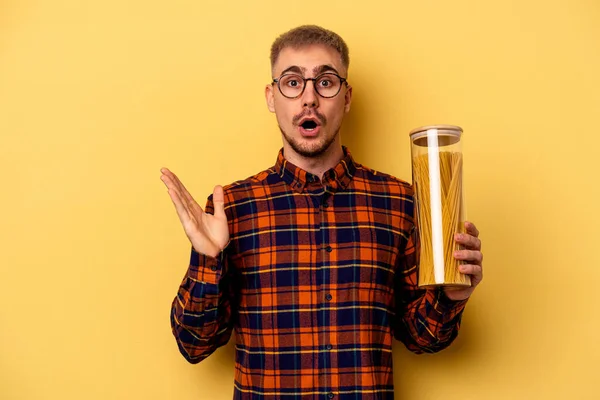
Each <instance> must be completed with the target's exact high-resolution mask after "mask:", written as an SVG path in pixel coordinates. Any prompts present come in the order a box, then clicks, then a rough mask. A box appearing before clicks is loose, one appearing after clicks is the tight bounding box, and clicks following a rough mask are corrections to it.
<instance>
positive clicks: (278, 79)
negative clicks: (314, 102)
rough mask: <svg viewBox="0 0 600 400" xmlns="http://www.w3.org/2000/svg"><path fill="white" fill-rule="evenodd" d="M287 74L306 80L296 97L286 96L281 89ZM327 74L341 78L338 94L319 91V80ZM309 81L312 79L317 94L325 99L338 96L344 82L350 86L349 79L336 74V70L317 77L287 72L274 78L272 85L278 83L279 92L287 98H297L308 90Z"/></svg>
mask: <svg viewBox="0 0 600 400" xmlns="http://www.w3.org/2000/svg"><path fill="white" fill-rule="evenodd" d="M287 75H296V76H297V77H299V78H300V79H302V80H303V81H304V82H303V86H302V91H301V92H300V93H299V94H298V95H296V96H294V97H290V96H286V95H285V94H284V93H283V91H282V90H281V86H280V82H281V78H283V77H284V76H287ZM327 75H333V76H335V77H337V78H338V79H339V80H340V87H339V88H338V91H337V92H336V94H334V95H333V96H323V95H322V94H321V93H319V89H318V88H317V85H316V83H317V80H319V79H321V78H322V77H324V76H327ZM307 81H312V83H313V86H314V88H315V91H316V92H317V94H318V95H319V96H321V97H323V98H324V99H332V98H334V97H335V96H337V95H338V94H340V92H341V91H342V85H343V84H344V83H345V84H346V87H347V86H348V80H347V79H346V78H342V77H341V76H339V75H338V74H336V73H334V72H325V73H323V74H321V75H319V76H317V77H315V78H305V77H303V76H301V75H299V74H290V73H285V74H283V75H281V76H280V77H279V78H273V82H271V85H273V84H275V83H276V84H277V88H278V89H279V93H281V95H282V96H283V97H285V98H286V99H297V98H298V97H300V96H302V94H303V93H304V90H306V82H307Z"/></svg>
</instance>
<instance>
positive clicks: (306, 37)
mask: <svg viewBox="0 0 600 400" xmlns="http://www.w3.org/2000/svg"><path fill="white" fill-rule="evenodd" d="M311 44H322V45H325V46H329V47H331V48H333V49H335V50H336V51H337V52H338V53H340V57H341V59H342V64H343V65H344V67H345V68H346V69H348V66H349V65H350V56H349V52H348V46H347V45H346V42H344V39H342V37H341V36H340V35H338V34H337V33H335V32H332V31H330V30H327V29H325V28H322V27H320V26H317V25H302V26H299V27H297V28H294V29H291V30H289V31H287V32H285V33H283V34H281V35H280V36H279V37H278V38H277V39H275V41H274V42H273V44H272V45H271V69H272V68H273V66H274V65H275V63H276V62H277V58H278V57H279V53H281V51H282V50H283V49H284V48H286V47H292V48H299V47H302V46H308V45H311Z"/></svg>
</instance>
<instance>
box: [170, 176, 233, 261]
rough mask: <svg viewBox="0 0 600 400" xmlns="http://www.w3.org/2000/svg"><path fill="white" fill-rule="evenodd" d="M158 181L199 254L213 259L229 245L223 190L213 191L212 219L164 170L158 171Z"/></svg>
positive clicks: (174, 178)
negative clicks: (163, 186) (164, 188)
mask: <svg viewBox="0 0 600 400" xmlns="http://www.w3.org/2000/svg"><path fill="white" fill-rule="evenodd" d="M161 172H162V175H161V177H160V179H161V180H162V181H163V183H164V184H165V185H166V186H167V189H168V193H169V196H170V197H171V200H172V201H173V204H174V205H175V210H176V211H177V215H178V216H179V220H180V221H181V224H182V225H183V229H184V231H185V234H186V235H187V237H188V239H189V240H190V242H191V243H192V246H194V249H196V251H197V252H198V253H201V254H205V255H208V256H211V257H216V256H217V255H218V254H219V253H220V252H221V251H222V250H223V249H224V248H225V246H226V245H227V242H228V241H229V227H228V225H227V216H226V215H225V203H224V195H223V188H222V187H221V186H215V189H214V191H213V203H214V209H215V212H214V215H212V214H207V213H206V212H204V210H203V209H202V207H200V205H199V204H198V203H197V202H196V200H194V198H193V197H192V195H190V193H189V192H188V191H187V189H186V188H185V186H184V185H183V183H181V181H180V180H179V178H177V176H176V175H175V174H174V173H172V172H171V171H169V170H168V169H167V168H163V169H161Z"/></svg>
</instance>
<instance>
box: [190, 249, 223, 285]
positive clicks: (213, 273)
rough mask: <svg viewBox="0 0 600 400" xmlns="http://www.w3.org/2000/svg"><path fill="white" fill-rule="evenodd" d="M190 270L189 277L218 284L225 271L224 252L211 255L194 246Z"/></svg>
mask: <svg viewBox="0 0 600 400" xmlns="http://www.w3.org/2000/svg"><path fill="white" fill-rule="evenodd" d="M188 271H189V272H188V274H189V277H190V278H192V279H194V280H196V281H200V282H205V283H212V284H217V283H218V282H219V280H220V279H221V275H222V272H223V252H221V253H220V254H219V255H218V256H217V257H211V256H207V255H206V254H201V253H198V252H197V251H196V250H194V249H193V248H192V254H191V256H190V268H189V270H188Z"/></svg>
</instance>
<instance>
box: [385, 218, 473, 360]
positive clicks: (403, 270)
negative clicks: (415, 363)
mask: <svg viewBox="0 0 600 400" xmlns="http://www.w3.org/2000/svg"><path fill="white" fill-rule="evenodd" d="M419 250H420V245H419V234H418V230H417V229H416V227H415V228H414V229H413V230H412V232H411V234H410V236H409V240H408V242H407V244H406V247H405V249H404V253H403V254H401V255H400V256H399V257H398V265H397V270H396V278H395V288H394V290H395V305H396V306H395V310H396V315H395V317H394V323H393V330H394V337H395V338H396V339H397V340H400V341H401V342H402V343H404V345H405V346H406V347H407V348H408V349H409V350H410V351H412V352H414V353H417V354H420V353H435V352H438V351H440V350H443V349H445V348H446V347H448V346H449V345H450V344H451V343H452V342H453V341H454V339H455V338H456V336H457V335H458V331H459V329H460V322H461V318H462V314H463V310H464V308H465V305H466V303H467V300H462V301H453V300H450V299H448V298H447V297H446V295H445V294H444V291H443V290H442V289H441V288H437V289H421V288H419V287H418V281H417V279H418V265H419Z"/></svg>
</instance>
